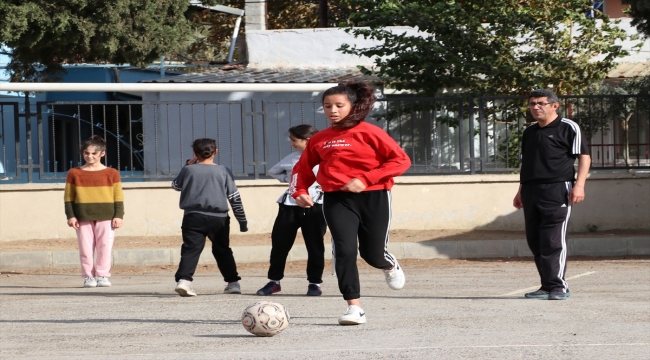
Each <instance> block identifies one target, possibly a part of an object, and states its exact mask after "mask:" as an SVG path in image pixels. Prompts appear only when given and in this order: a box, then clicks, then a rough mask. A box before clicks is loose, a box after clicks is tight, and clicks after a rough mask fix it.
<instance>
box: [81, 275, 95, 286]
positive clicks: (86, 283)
mask: <svg viewBox="0 0 650 360" xmlns="http://www.w3.org/2000/svg"><path fill="white" fill-rule="evenodd" d="M84 287H85V288H91V287H97V280H95V278H94V277H92V276H88V277H85V278H84Z"/></svg>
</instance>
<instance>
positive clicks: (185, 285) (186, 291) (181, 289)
mask: <svg viewBox="0 0 650 360" xmlns="http://www.w3.org/2000/svg"><path fill="white" fill-rule="evenodd" d="M174 291H176V292H177V293H178V295H180V296H182V297H188V296H196V293H195V292H194V289H193V288H192V282H191V281H189V280H184V279H181V280H178V283H177V284H176V289H174Z"/></svg>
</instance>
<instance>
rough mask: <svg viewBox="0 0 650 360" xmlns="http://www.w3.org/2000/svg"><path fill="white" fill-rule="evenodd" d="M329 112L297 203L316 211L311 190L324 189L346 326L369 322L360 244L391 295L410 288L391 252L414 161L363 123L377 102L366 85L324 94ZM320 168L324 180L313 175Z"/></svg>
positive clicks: (303, 167) (299, 183)
mask: <svg viewBox="0 0 650 360" xmlns="http://www.w3.org/2000/svg"><path fill="white" fill-rule="evenodd" d="M322 100H323V110H324V111H325V116H326V117H327V118H328V119H329V120H330V122H331V123H332V126H331V127H330V128H327V129H325V130H322V131H320V132H318V133H316V134H315V135H314V136H313V137H312V138H311V141H309V143H308V144H307V148H306V149H305V150H304V152H303V154H302V156H301V157H300V160H299V161H298V163H297V164H296V166H295V167H294V168H293V173H292V176H291V185H290V186H291V194H292V195H291V196H293V198H294V199H296V203H297V204H298V205H299V206H301V207H304V208H309V207H311V206H312V205H313V204H314V201H313V199H312V198H311V197H310V196H309V193H308V191H307V189H308V188H309V186H310V185H311V184H313V183H314V181H318V183H319V184H320V185H321V187H322V189H323V192H324V198H323V213H324V215H325V220H326V221H327V226H328V227H329V228H330V231H331V233H332V240H333V241H332V246H333V248H334V258H335V269H336V276H337V277H338V283H339V290H340V291H341V294H343V298H344V299H345V300H346V301H347V303H348V309H347V311H346V312H345V314H343V316H341V317H340V318H339V324H341V325H357V324H363V323H365V322H366V317H365V312H364V311H363V309H362V308H361V307H360V300H359V299H360V297H361V294H360V284H359V271H358V269H357V263H356V260H357V237H358V239H359V242H358V248H359V254H360V255H361V258H363V259H364V260H365V261H366V262H367V263H368V264H369V265H371V266H373V267H375V268H378V269H382V270H383V271H384V274H385V276H386V282H387V283H388V286H389V287H390V288H391V289H394V290H399V289H401V288H402V287H404V282H405V278H404V272H403V271H402V268H401V267H400V266H399V264H398V263H397V259H396V258H395V256H393V255H392V254H390V253H388V251H387V246H388V231H389V226H390V218H391V193H390V189H391V188H392V186H393V184H394V181H393V177H394V176H398V175H400V174H402V173H403V172H404V171H406V170H407V169H408V168H409V167H410V166H411V161H410V159H409V158H408V155H406V153H405V152H404V150H402V149H401V148H400V146H399V145H398V144H397V143H396V142H395V140H393V139H392V138H391V137H390V136H388V134H387V133H386V132H385V131H384V130H382V129H381V128H379V127H377V126H374V125H370V124H368V123H366V122H365V121H364V119H365V118H366V116H367V115H368V113H370V111H371V110H372V107H373V104H374V103H375V101H376V98H375V95H374V90H373V89H372V88H371V87H370V86H368V85H366V84H364V83H360V82H352V83H345V84H339V86H335V87H332V88H330V89H328V90H327V91H325V92H324V93H323V99H322ZM316 165H319V166H320V167H319V171H318V177H317V178H316V177H315V176H314V173H313V172H312V168H313V167H314V166H316Z"/></svg>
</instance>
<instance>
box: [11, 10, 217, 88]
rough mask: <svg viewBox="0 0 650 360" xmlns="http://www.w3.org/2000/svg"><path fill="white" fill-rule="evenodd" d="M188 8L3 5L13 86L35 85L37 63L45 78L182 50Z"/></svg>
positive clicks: (143, 61)
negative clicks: (70, 68) (74, 67)
mask: <svg viewBox="0 0 650 360" xmlns="http://www.w3.org/2000/svg"><path fill="white" fill-rule="evenodd" d="M220 2H221V1H219V0H205V3H206V4H209V5H216V4H217V3H220ZM188 6H189V1H187V0H163V1H146V0H107V1H91V0H69V1H62V2H54V1H45V0H39V1H24V0H8V1H3V2H1V3H0V19H2V25H1V26H0V43H1V44H4V45H5V47H6V48H8V49H9V50H8V51H7V52H6V53H7V55H9V56H10V58H11V61H10V63H9V65H8V67H7V70H8V71H9V73H10V76H11V81H18V82H26V81H31V80H33V71H32V70H31V69H30V67H32V66H31V65H33V64H40V65H41V66H42V67H44V69H43V70H42V71H40V72H39V73H40V74H41V75H40V76H42V77H45V78H48V77H49V78H51V77H53V76H55V75H56V74H57V73H60V72H61V71H62V65H63V64H75V63H113V64H124V63H130V64H132V65H135V66H145V65H147V64H149V63H150V62H151V61H153V60H156V59H158V58H159V57H160V56H161V55H164V54H166V53H168V52H170V51H174V50H176V49H178V48H179V47H180V46H182V40H183V39H184V38H186V37H187V36H188V34H189V30H190V25H189V21H188V19H187V15H186V12H187V10H188Z"/></svg>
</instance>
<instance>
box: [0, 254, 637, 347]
mask: <svg viewBox="0 0 650 360" xmlns="http://www.w3.org/2000/svg"><path fill="white" fill-rule="evenodd" d="M401 263H402V265H403V267H404V269H405V271H406V276H407V282H406V286H405V288H404V289H402V290H400V291H393V290H390V289H389V288H388V287H387V286H386V283H385V282H384V279H383V275H382V273H381V272H380V271H378V270H375V269H371V268H369V267H367V266H365V265H363V266H361V267H360V273H361V281H362V296H363V297H362V306H363V308H364V310H365V311H366V314H367V318H368V323H367V324H365V325H360V326H345V327H344V326H339V325H338V324H337V318H338V316H340V315H341V314H342V313H343V312H344V311H345V307H346V306H345V303H344V301H343V300H342V299H341V297H340V295H339V292H338V288H337V283H336V279H335V278H334V277H332V276H330V275H331V274H330V273H328V271H327V270H329V267H327V268H326V274H325V277H324V284H323V290H324V295H323V296H321V297H310V298H307V297H305V296H303V294H304V292H305V291H306V285H307V282H306V280H304V277H305V276H304V270H303V269H304V262H299V263H298V264H297V265H296V264H293V265H294V266H291V267H290V271H288V273H287V276H286V277H285V279H284V280H283V281H282V287H283V292H282V293H281V295H279V294H276V295H273V296H271V297H270V299H271V300H273V301H276V302H279V303H282V304H284V305H285V306H286V307H287V308H288V310H289V312H290V314H291V322H290V325H289V327H288V328H287V329H286V330H285V331H284V332H282V333H281V334H279V335H277V336H275V337H272V338H259V337H255V336H253V335H251V334H249V333H247V332H246V331H245V330H244V328H243V327H242V326H241V323H240V316H241V312H242V311H243V309H244V308H245V307H246V306H247V305H249V304H251V303H254V302H256V301H258V300H260V299H265V300H268V299H269V298H261V297H259V296H256V295H254V293H255V291H256V290H257V289H258V288H259V287H261V286H262V285H264V284H265V282H266V276H265V275H266V266H265V265H264V264H259V265H258V266H256V265H250V266H246V267H243V268H242V269H241V271H240V274H241V275H242V277H243V280H242V282H241V284H242V290H243V292H244V294H242V295H224V294H222V293H221V291H222V289H223V286H224V283H223V281H222V279H221V277H220V276H219V275H218V274H217V273H216V271H212V273H211V274H210V273H207V272H205V271H203V272H201V273H200V274H199V275H198V276H197V277H196V279H195V289H196V290H197V292H198V293H199V296H197V297H196V298H181V297H179V296H177V295H176V294H175V293H174V292H173V288H174V282H173V271H170V270H169V269H167V270H164V269H159V270H158V271H154V272H149V273H144V272H139V273H138V272H133V273H128V274H126V275H124V274H123V275H118V274H117V273H116V275H114V276H113V277H112V281H113V287H111V288H93V289H83V288H81V287H80V286H81V284H82V280H81V278H80V277H79V276H78V275H77V274H69V273H65V272H61V273H55V274H50V275H36V274H6V273H3V274H0V358H3V359H16V358H21V359H44V358H48V359H81V358H84V359H86V358H100V359H122V358H128V359H179V358H183V359H324V358H329V359H331V358H350V359H431V358H444V359H456V358H482V359H483V358H499V359H502V358H505V359H512V358H542V357H544V358H560V359H592V358H601V359H612V358H616V359H622V358H624V359H650V259H649V258H648V257H645V258H637V259H619V260H616V259H609V260H572V259H570V260H569V264H568V271H567V275H566V277H567V280H568V282H569V285H570V289H571V294H572V295H571V297H570V298H569V299H568V300H566V301H547V300H531V299H525V298H523V297H522V295H523V293H524V292H526V291H529V290H533V289H536V288H537V287H538V286H537V285H538V277H537V273H536V270H535V267H534V265H533V263H532V262H531V261H530V260H526V261H520V260H514V261H513V260H508V261H504V260H473V261H465V260H402V261H401ZM328 266H329V264H328Z"/></svg>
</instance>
